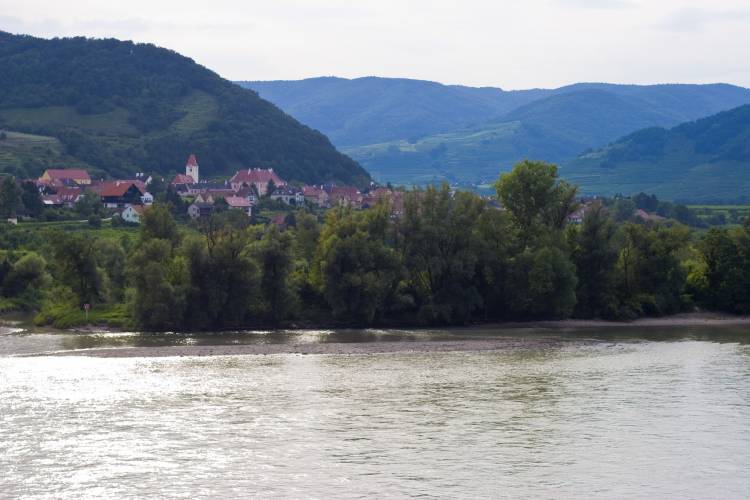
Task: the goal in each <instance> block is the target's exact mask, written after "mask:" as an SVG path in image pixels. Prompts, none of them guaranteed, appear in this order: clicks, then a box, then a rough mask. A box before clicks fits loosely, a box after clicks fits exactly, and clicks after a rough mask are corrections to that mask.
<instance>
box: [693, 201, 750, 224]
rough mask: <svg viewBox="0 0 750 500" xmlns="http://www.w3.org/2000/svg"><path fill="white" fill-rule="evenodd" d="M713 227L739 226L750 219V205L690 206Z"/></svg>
mask: <svg viewBox="0 0 750 500" xmlns="http://www.w3.org/2000/svg"><path fill="white" fill-rule="evenodd" d="M688 208H690V209H692V210H693V211H695V213H696V214H697V215H698V217H700V218H701V219H703V220H704V221H706V222H707V223H709V224H710V225H712V226H738V225H740V224H742V223H743V222H744V221H745V219H747V218H748V217H750V205H688Z"/></svg>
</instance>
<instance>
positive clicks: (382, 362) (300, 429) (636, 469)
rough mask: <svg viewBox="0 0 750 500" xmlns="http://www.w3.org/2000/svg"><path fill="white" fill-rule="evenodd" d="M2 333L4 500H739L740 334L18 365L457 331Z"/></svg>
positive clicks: (746, 388) (743, 341)
mask: <svg viewBox="0 0 750 500" xmlns="http://www.w3.org/2000/svg"><path fill="white" fill-rule="evenodd" d="M2 332H3V333H2V334H0V497H1V498H45V499H47V498H55V499H57V498H62V499H82V498H97V499H101V498H112V499H127V498H148V497H151V498H253V497H260V498H266V497H269V498H321V499H328V498H358V497H359V498H364V497H366V498H386V497H392V498H409V497H421V498H467V499H469V498H471V499H474V498H512V499H518V498H607V499H609V498H649V499H654V498H721V499H732V498H748V496H750V465H748V457H749V456H750V343H748V341H749V340H750V331H747V330H743V329H742V328H739V329H731V328H719V329H710V328H695V327H694V328H680V329H669V330H654V329H650V330H640V331H630V330H621V329H618V330H616V331H614V333H613V332H611V331H610V332H601V331H596V330H592V329H589V330H582V331H564V332H563V331H546V332H534V331H520V332H519V331H516V332H507V331H504V332H500V331H497V332H494V331H491V330H489V331H483V332H479V333H473V334H472V335H479V336H493V335H503V336H511V337H512V336H524V337H525V338H528V337H529V336H532V337H533V336H535V335H536V336H538V337H539V338H540V339H544V341H540V342H539V343H538V345H537V346H536V347H535V346H534V345H531V346H525V347H524V348H518V349H505V350H500V351H492V352H403V353H389V354H368V355H307V356H306V355H300V354H275V355H270V356H220V357H190V356H187V357H164V358H117V359H114V358H93V357H84V356H72V357H56V356H50V355H42V356H34V357H26V356H25V355H27V354H32V353H49V352H52V351H59V350H69V349H85V348H92V347H102V346H106V347H110V346H127V345H133V344H138V345H144V344H145V345H152V344H153V345H164V344H170V343H171V344H182V345H184V344H193V343H210V342H216V343H238V342H240V343H242V342H269V341H272V342H326V341H331V340H332V339H333V340H337V341H349V342H356V341H368V342H377V341H379V340H382V339H383V338H387V339H389V340H393V339H394V338H395V339H402V340H404V341H409V340H413V338H415V337H419V338H421V339H424V338H428V339H429V338H433V337H434V338H441V339H444V338H450V337H456V338H458V337H465V336H466V335H467V333H466V331H463V332H460V331H459V332H451V331H439V332H360V333H352V332H298V333H288V334H281V335H278V334H276V335H275V334H264V333H256V334H247V335H239V334H232V335H228V336H213V337H190V336H181V335H162V336H140V335H133V334H75V335H73V334H45V333H30V332H25V331H13V330H11V329H8V328H5V329H3V330H2ZM550 339H552V340H554V342H551V341H550Z"/></svg>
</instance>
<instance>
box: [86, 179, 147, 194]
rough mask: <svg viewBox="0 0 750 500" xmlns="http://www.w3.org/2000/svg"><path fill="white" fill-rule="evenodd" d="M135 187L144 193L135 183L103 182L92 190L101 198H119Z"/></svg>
mask: <svg viewBox="0 0 750 500" xmlns="http://www.w3.org/2000/svg"><path fill="white" fill-rule="evenodd" d="M132 186H135V188H136V189H137V190H138V192H140V193H141V194H143V191H141V189H140V188H139V187H138V186H137V185H136V183H135V182H133V181H109V182H103V183H101V184H97V185H96V186H93V187H92V188H91V189H92V190H93V191H94V192H95V193H96V194H98V195H99V196H114V197H119V196H123V195H125V193H127V192H128V190H129V189H130V188H131V187H132Z"/></svg>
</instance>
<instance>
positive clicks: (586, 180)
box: [561, 105, 750, 201]
mask: <svg viewBox="0 0 750 500" xmlns="http://www.w3.org/2000/svg"><path fill="white" fill-rule="evenodd" d="M561 172H562V173H563V175H564V176H565V177H566V178H567V179H569V180H571V181H573V182H576V183H580V184H581V186H582V189H583V190H584V191H588V192H596V193H599V194H615V193H617V192H621V193H625V194H630V193H637V192H639V191H648V192H650V193H655V194H657V195H658V196H659V197H664V198H668V199H683V200H690V201H697V200H705V201H730V200H735V199H739V198H741V197H746V196H747V194H748V193H749V192H750V105H745V106H740V107H738V108H735V109H732V110H729V111H725V112H722V113H719V114H716V115H713V116H710V117H708V118H703V119H701V120H697V121H692V122H688V123H684V124H682V125H679V126H677V127H674V128H672V129H665V128H659V127H654V128H647V129H643V130H640V131H638V132H635V133H633V134H630V135H628V136H626V137H624V138H622V139H620V140H618V141H616V142H615V143H613V144H611V145H609V146H608V147H606V148H603V149H601V150H598V151H594V152H591V153H588V154H584V155H582V156H580V157H579V158H577V159H576V160H574V161H571V162H570V163H568V164H567V165H565V167H564V168H563V169H561Z"/></svg>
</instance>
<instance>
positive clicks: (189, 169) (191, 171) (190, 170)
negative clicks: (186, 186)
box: [185, 154, 200, 183]
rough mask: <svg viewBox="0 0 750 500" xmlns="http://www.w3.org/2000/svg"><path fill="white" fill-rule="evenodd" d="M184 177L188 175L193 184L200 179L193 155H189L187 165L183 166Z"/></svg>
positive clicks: (196, 161) (196, 162)
mask: <svg viewBox="0 0 750 500" xmlns="http://www.w3.org/2000/svg"><path fill="white" fill-rule="evenodd" d="M185 175H189V176H190V177H192V178H193V182H195V183H198V182H199V181H200V178H199V177H198V175H199V174H198V160H196V159H195V155H193V154H191V155H190V157H189V158H188V161H187V165H185Z"/></svg>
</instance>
